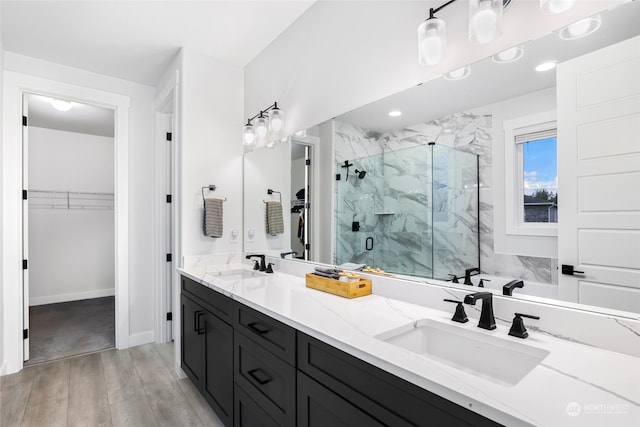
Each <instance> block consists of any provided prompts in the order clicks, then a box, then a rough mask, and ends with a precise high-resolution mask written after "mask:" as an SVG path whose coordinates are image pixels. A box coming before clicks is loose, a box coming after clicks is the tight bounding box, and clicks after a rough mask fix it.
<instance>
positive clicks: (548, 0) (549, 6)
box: [540, 0, 575, 14]
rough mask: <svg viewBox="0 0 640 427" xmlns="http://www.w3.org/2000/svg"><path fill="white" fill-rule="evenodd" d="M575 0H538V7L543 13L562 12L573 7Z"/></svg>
mask: <svg viewBox="0 0 640 427" xmlns="http://www.w3.org/2000/svg"><path fill="white" fill-rule="evenodd" d="M574 3H575V0H540V9H541V10H542V11H543V12H545V13H553V14H556V13H562V12H566V11H567V10H569V9H571V8H572V7H573V4H574Z"/></svg>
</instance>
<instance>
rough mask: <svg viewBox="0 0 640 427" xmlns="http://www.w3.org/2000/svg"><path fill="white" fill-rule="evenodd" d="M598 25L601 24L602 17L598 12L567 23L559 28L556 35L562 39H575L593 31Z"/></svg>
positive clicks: (596, 29)
mask: <svg viewBox="0 0 640 427" xmlns="http://www.w3.org/2000/svg"><path fill="white" fill-rule="evenodd" d="M600 25H602V18H601V17H600V14H597V15H594V16H590V17H588V18H584V19H581V20H579V21H577V22H574V23H573V24H569V25H567V26H566V27H564V28H563V29H561V30H560V33H558V35H559V36H560V38H561V39H563V40H576V39H579V38H582V37H586V36H588V35H589V34H593V33H595V32H596V31H598V29H599V28H600Z"/></svg>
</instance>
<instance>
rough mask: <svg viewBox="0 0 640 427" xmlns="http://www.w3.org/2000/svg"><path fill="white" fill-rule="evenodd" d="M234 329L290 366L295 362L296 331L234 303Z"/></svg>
mask: <svg viewBox="0 0 640 427" xmlns="http://www.w3.org/2000/svg"><path fill="white" fill-rule="evenodd" d="M235 307H236V309H235V313H236V324H235V328H236V329H237V330H240V331H241V332H242V333H244V334H245V335H246V336H248V337H250V338H251V339H253V340H255V341H256V342H257V343H259V344H260V345H262V346H263V347H264V348H266V349H267V350H269V351H270V352H272V353H273V354H275V355H276V356H278V357H279V358H281V359H283V360H285V361H286V362H287V363H289V364H291V365H292V366H293V365H295V361H296V330H295V329H293V328H292V327H290V326H287V325H285V324H284V323H282V322H279V321H277V320H275V319H273V318H271V317H269V316H267V315H264V314H262V313H260V312H259V311H256V310H254V309H252V308H249V307H247V306H246V305H243V304H240V303H237V302H236V303H235Z"/></svg>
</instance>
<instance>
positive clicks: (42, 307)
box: [22, 93, 116, 364]
mask: <svg viewBox="0 0 640 427" xmlns="http://www.w3.org/2000/svg"><path fill="white" fill-rule="evenodd" d="M22 139H23V189H25V190H26V192H23V199H24V200H23V259H24V260H25V261H24V262H23V269H24V273H23V281H24V298H23V301H24V314H25V315H24V323H25V330H26V331H28V332H27V333H26V334H25V348H24V360H25V364H35V363H41V362H46V361H50V360H55V359H60V358H64V357H69V356H75V355H78V354H84V353H90V352H95V351H100V350H104V349H107V348H113V347H115V345H116V342H115V324H116V322H115V288H116V267H115V266H116V261H115V257H116V251H115V240H116V239H115V197H114V195H115V188H114V186H115V176H114V171H115V167H114V165H115V158H114V156H115V154H114V153H115V150H114V144H115V119H114V110H113V109H112V108H106V107H102V106H97V105H91V104H88V103H84V102H77V101H72V100H68V99H64V98H57V97H56V98H52V97H48V96H42V95H38V94H33V93H24V94H23V138H22Z"/></svg>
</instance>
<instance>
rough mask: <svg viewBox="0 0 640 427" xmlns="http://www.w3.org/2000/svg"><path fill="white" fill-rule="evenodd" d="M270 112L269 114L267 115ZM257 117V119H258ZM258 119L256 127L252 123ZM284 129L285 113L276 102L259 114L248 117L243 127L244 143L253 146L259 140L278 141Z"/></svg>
mask: <svg viewBox="0 0 640 427" xmlns="http://www.w3.org/2000/svg"><path fill="white" fill-rule="evenodd" d="M267 113H269V114H268V115H265V114H267ZM256 119H257V120H256ZM253 120H256V125H255V127H254V126H253V124H252V123H251V122H252V121H253ZM283 129H284V113H283V112H282V110H281V109H279V108H278V103H277V102H274V103H273V104H272V105H270V106H268V107H267V108H265V109H264V110H260V112H259V113H258V114H256V115H255V116H253V117H251V118H250V119H247V124H246V125H244V127H243V128H242V143H243V145H245V146H247V147H253V146H254V145H255V144H256V141H257V140H260V141H264V140H267V139H268V140H269V141H267V142H270V141H276V140H278V139H280V137H281V135H280V133H282V130H283Z"/></svg>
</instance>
